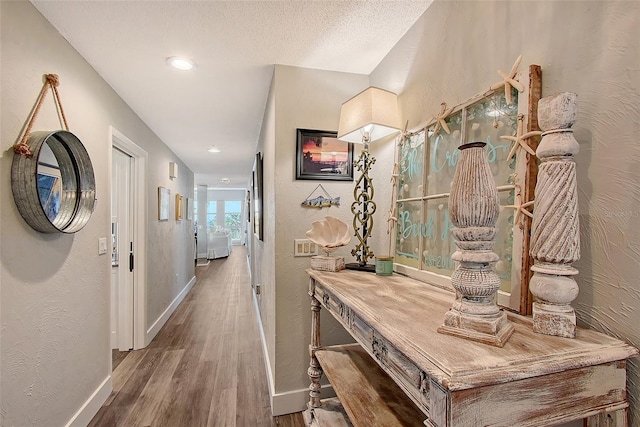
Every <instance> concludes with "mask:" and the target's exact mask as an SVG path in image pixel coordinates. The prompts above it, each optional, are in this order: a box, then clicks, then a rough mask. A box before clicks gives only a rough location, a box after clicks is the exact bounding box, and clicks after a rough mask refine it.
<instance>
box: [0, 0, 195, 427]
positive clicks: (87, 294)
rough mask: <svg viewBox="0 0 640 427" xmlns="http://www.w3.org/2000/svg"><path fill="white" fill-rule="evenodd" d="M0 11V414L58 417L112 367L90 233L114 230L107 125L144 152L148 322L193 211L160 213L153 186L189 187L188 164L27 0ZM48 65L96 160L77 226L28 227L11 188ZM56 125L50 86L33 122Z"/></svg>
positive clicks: (189, 238)
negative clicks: (91, 201) (173, 168)
mask: <svg viewBox="0 0 640 427" xmlns="http://www.w3.org/2000/svg"><path fill="white" fill-rule="evenodd" d="M0 16H1V43H2V45H1V72H2V75H1V80H0V82H1V90H2V97H1V100H0V103H1V120H2V129H1V131H0V137H1V138H0V141H2V149H1V150H0V156H1V158H0V177H1V178H2V179H1V180H0V182H1V184H0V207H1V215H0V230H1V232H0V236H1V237H0V245H1V254H0V315H1V318H0V324H1V325H2V332H1V339H0V346H1V347H0V350H1V351H0V357H1V364H0V370H1V373H0V377H1V380H0V389H1V390H0V417H1V418H0V424H2V425H6V426H12V425H15V426H43V425H47V426H59V425H65V424H67V423H68V422H69V421H70V420H71V418H72V417H73V416H74V414H75V413H76V412H77V411H78V410H79V409H80V407H81V406H82V405H83V404H84V403H85V402H86V401H87V399H89V397H90V396H91V394H92V393H94V391H96V389H97V388H98V387H99V386H100V385H101V384H102V383H103V382H104V381H105V380H107V381H108V378H109V376H110V366H111V362H110V356H111V352H110V346H109V332H110V331H109V316H110V311H109V304H110V302H109V301H110V295H109V292H110V269H111V267H110V258H109V256H108V255H100V256H99V255H98V239H99V238H100V237H107V238H108V237H109V234H110V175H111V170H110V160H109V159H110V153H111V145H110V144H111V141H110V140H109V126H110V125H113V126H114V127H115V128H116V129H118V130H119V131H120V132H122V133H123V134H124V135H126V136H127V137H128V138H130V139H131V140H132V141H134V142H135V143H136V144H138V145H139V146H141V147H142V148H143V149H145V150H146V151H147V152H148V153H149V160H148V165H147V169H148V183H147V185H148V200H147V206H148V209H147V215H148V217H147V220H148V230H147V231H148V240H147V245H148V251H147V259H148V266H147V279H148V283H149V286H148V289H147V296H148V301H147V325H146V327H147V328H149V327H150V326H151V325H152V324H153V323H154V322H155V321H156V320H157V318H158V317H159V316H160V314H161V313H162V312H163V311H164V310H165V309H166V308H167V306H168V305H169V304H170V303H171V301H173V299H174V298H175V297H176V295H177V294H178V292H179V291H180V290H181V289H183V288H184V286H185V285H186V284H187V282H188V281H189V280H191V278H192V277H193V276H194V267H193V259H191V254H192V253H193V252H192V249H191V248H192V247H193V230H192V226H191V223H189V222H188V221H182V222H181V223H176V222H175V221H174V220H170V221H168V222H163V223H159V222H158V221H157V187H158V186H159V185H162V186H165V187H168V188H170V189H171V194H172V196H173V195H175V193H176V192H180V193H182V194H184V195H188V196H190V197H193V173H191V171H189V169H188V168H187V167H186V166H185V165H184V164H183V163H182V162H181V161H180V160H179V159H178V158H177V157H176V156H175V155H174V154H173V153H172V152H171V151H170V150H169V149H168V148H167V147H166V146H165V145H164V144H163V143H162V141H160V140H159V139H158V138H157V137H156V136H155V135H154V134H153V133H152V132H151V131H150V130H149V129H148V128H147V127H146V126H145V124H144V123H143V122H142V120H140V118H139V117H138V116H136V114H135V113H134V112H133V111H132V110H131V109H130V108H129V107H128V106H127V105H126V104H125V103H124V102H123V101H122V100H121V99H120V98H119V97H118V96H117V95H116V93H115V92H114V91H113V90H112V89H111V88H110V87H109V86H108V85H107V84H106V83H105V82H104V81H103V80H102V79H101V78H100V77H99V75H98V74H97V73H96V72H95V71H94V70H93V69H92V68H91V67H90V66H89V65H88V64H87V63H86V62H85V61H84V59H83V58H82V57H81V56H80V55H79V54H78V53H77V52H76V51H75V50H74V49H73V48H72V47H71V46H70V45H69V44H68V43H67V42H66V41H65V40H64V38H63V37H62V36H61V35H60V34H58V32H57V31H56V30H55V29H54V28H53V27H52V26H51V25H49V24H48V23H47V21H46V20H45V19H44V18H43V17H42V16H41V15H40V14H39V13H38V12H37V11H36V10H35V9H34V8H33V6H32V5H31V3H29V2H27V1H15V2H9V1H3V2H0ZM45 73H57V74H59V76H60V80H61V85H60V87H59V89H60V92H61V97H62V102H63V106H64V108H65V112H66V114H67V117H68V120H69V125H70V127H71V131H72V132H74V133H75V134H76V135H77V136H78V137H79V138H80V140H82V141H83V143H84V145H85V146H86V148H87V151H88V152H89V155H90V157H91V159H92V162H93V167H94V171H95V177H96V189H97V198H98V202H97V205H96V209H95V212H94V214H93V216H92V217H91V220H90V222H89V224H88V225H87V226H86V227H85V228H84V229H83V230H81V231H80V232H78V233H76V234H74V235H62V234H55V235H54V234H41V233H38V232H36V231H34V230H32V229H31V228H30V227H29V226H28V225H27V224H26V223H25V222H24V220H23V219H22V218H21V217H20V214H19V213H18V211H17V209H16V207H15V204H14V202H13V197H12V194H11V179H10V170H11V163H12V159H13V153H12V151H11V150H10V148H11V145H12V144H13V143H14V142H15V141H16V140H17V139H18V136H19V135H20V132H21V129H22V126H23V124H24V123H25V120H26V119H27V116H28V114H29V112H30V110H31V108H32V107H33V105H34V102H35V100H36V97H37V95H38V92H39V91H40V88H41V87H42V75H43V74H45ZM59 127H60V125H59V123H58V121H57V119H56V115H55V110H54V107H53V101H52V98H51V95H50V94H49V96H48V98H47V99H46V101H45V106H44V107H43V110H42V112H41V114H40V117H39V118H38V120H37V122H36V126H35V129H36V130H47V129H58V128H59ZM169 161H174V162H177V163H178V165H179V175H180V176H179V178H178V179H177V180H175V181H170V180H169V177H168V168H169ZM171 214H172V215H173V214H174V211H173V208H172V212H171ZM176 275H177V278H176ZM100 403H101V402H100Z"/></svg>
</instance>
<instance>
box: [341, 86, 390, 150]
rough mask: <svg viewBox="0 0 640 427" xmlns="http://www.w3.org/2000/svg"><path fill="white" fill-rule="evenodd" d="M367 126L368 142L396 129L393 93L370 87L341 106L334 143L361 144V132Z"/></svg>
mask: <svg viewBox="0 0 640 427" xmlns="http://www.w3.org/2000/svg"><path fill="white" fill-rule="evenodd" d="M371 125H373V126H372V127H371V128H370V130H369V141H375V140H376V139H380V138H383V137H385V136H387V135H391V134H392V133H394V132H396V131H398V130H399V129H400V126H401V124H400V112H399V111H398V96H397V95H396V94H395V93H393V92H389V91H387V90H384V89H380V88H377V87H373V86H372V87H369V88H367V89H365V90H363V91H362V92H360V93H359V94H357V95H356V96H354V97H353V98H351V99H349V100H348V101H346V102H345V103H344V104H342V108H341V109H340V124H339V125H338V139H340V140H342V141H347V142H355V143H362V142H363V138H362V136H363V134H364V132H365V129H366V128H367V126H371Z"/></svg>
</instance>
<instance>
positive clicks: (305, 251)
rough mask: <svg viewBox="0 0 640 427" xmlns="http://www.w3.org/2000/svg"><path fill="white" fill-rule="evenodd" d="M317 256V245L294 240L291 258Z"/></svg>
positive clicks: (307, 241) (307, 240)
mask: <svg viewBox="0 0 640 427" xmlns="http://www.w3.org/2000/svg"><path fill="white" fill-rule="evenodd" d="M314 255H318V245H316V244H315V243H313V242H312V241H311V240H309V239H294V241H293V256H314Z"/></svg>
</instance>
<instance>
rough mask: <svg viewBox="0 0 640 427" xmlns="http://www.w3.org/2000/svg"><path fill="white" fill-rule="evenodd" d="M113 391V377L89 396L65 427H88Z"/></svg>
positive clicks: (105, 380) (108, 377)
mask: <svg viewBox="0 0 640 427" xmlns="http://www.w3.org/2000/svg"><path fill="white" fill-rule="evenodd" d="M112 390H113V384H112V382H111V375H109V376H107V378H105V379H104V381H102V384H100V385H99V386H98V388H97V389H96V390H95V391H94V392H93V394H91V396H89V399H87V401H86V402H84V404H83V405H82V406H81V407H80V409H78V412H76V413H75V414H74V415H73V417H71V419H70V420H69V422H68V423H67V424H66V425H65V427H84V426H86V425H88V424H89V423H90V422H91V420H92V419H93V417H94V416H95V415H96V414H97V413H98V411H99V410H100V408H101V407H102V404H103V403H104V402H106V401H107V399H108V398H109V395H110V394H111V391H112Z"/></svg>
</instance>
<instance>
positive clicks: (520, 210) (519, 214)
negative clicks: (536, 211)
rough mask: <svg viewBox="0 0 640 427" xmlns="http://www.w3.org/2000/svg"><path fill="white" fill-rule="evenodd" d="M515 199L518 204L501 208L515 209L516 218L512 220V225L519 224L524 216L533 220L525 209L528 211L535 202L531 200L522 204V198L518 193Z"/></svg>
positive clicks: (531, 215)
mask: <svg viewBox="0 0 640 427" xmlns="http://www.w3.org/2000/svg"><path fill="white" fill-rule="evenodd" d="M516 197H517V198H518V204H513V205H506V206H503V207H505V208H510V209H515V211H516V216H515V218H514V219H513V223H514V224H520V220H521V219H522V218H523V215H526V216H528V217H529V218H533V214H532V213H531V212H529V211H528V210H527V209H529V208H531V207H532V206H534V205H535V200H531V201H529V202H526V203H522V199H521V198H522V196H521V195H520V191H518V193H517V196H516Z"/></svg>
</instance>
